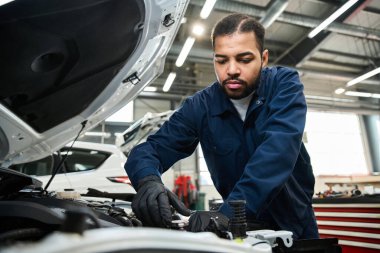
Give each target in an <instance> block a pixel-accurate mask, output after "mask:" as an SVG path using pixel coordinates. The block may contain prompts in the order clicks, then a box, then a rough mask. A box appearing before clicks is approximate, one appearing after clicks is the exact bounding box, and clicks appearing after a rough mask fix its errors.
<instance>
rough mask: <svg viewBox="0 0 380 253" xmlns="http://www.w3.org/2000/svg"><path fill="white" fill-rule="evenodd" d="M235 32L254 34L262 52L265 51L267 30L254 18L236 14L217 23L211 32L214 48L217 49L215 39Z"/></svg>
mask: <svg viewBox="0 0 380 253" xmlns="http://www.w3.org/2000/svg"><path fill="white" fill-rule="evenodd" d="M235 32H242V33H245V32H253V33H254V34H255V37H256V42H257V45H258V47H259V48H258V49H259V50H260V52H262V51H263V50H264V36H265V28H264V27H263V26H262V25H261V24H260V23H259V22H258V21H257V20H256V19H254V18H252V17H250V16H248V15H244V14H239V13H234V14H230V15H228V16H226V17H224V18H222V19H221V20H219V21H218V23H216V25H215V26H214V28H213V29H212V32H211V43H212V48H215V38H216V37H218V36H224V35H231V34H233V33H235Z"/></svg>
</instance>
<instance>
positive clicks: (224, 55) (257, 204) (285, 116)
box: [125, 14, 318, 239]
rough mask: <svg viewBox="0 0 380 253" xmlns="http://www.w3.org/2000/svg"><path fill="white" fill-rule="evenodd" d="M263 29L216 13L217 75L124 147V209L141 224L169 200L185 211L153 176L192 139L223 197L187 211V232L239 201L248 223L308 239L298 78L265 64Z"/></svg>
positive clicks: (160, 223)
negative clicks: (212, 205)
mask: <svg viewBox="0 0 380 253" xmlns="http://www.w3.org/2000/svg"><path fill="white" fill-rule="evenodd" d="M264 34H265V30H264V28H263V26H262V25H261V24H259V23H258V22H257V21H255V20H254V19H252V18H251V17H249V16H246V15H242V14H232V15H229V16H227V17H225V18H224V19H222V20H220V21H219V22H218V23H217V24H216V26H215V27H214V29H213V32H212V36H211V37H212V46H213V51H214V68H215V73H216V77H217V81H216V82H215V83H213V84H211V85H210V86H209V87H207V88H205V89H204V90H201V91H199V92H197V93H196V94H195V95H193V96H191V97H189V98H187V99H186V101H185V102H184V103H183V104H182V105H181V107H180V108H179V109H178V110H177V111H176V112H175V113H174V114H173V115H172V116H171V117H170V119H169V120H168V121H167V122H166V123H165V124H164V125H163V126H162V127H161V129H160V130H159V131H158V132H157V133H156V134H154V135H152V136H150V137H149V138H148V140H147V142H145V143H142V144H140V145H139V146H137V147H135V148H134V149H133V150H132V152H131V153H130V155H129V158H128V161H127V163H126V165H125V169H126V171H127V173H128V175H129V177H130V179H131V181H132V184H133V186H134V187H135V189H136V191H137V194H136V196H135V198H134V201H133V202H132V209H133V211H134V212H135V214H136V215H137V217H138V218H139V219H141V220H142V221H143V223H144V224H145V225H147V226H157V227H167V226H170V223H171V210H170V206H172V207H174V208H175V209H176V210H177V211H178V212H179V213H182V214H184V215H190V212H189V210H187V209H185V208H184V207H183V206H182V205H181V203H179V202H178V199H176V198H175V196H173V194H172V193H170V191H169V190H167V188H165V187H164V186H163V184H162V182H161V179H160V176H161V174H162V173H164V172H165V171H166V170H168V169H169V168H170V167H171V166H172V165H173V164H174V163H175V162H177V161H178V160H180V159H183V158H185V157H188V156H190V155H191V154H192V153H193V152H194V150H195V149H196V147H197V146H198V143H200V145H201V147H202V150H203V153H204V157H205V160H206V164H207V167H208V169H209V171H210V174H211V178H212V180H213V183H214V185H215V187H216V189H217V190H218V192H219V193H220V195H221V196H222V197H223V200H224V204H223V205H222V206H221V208H220V209H219V210H218V211H198V212H195V213H192V214H191V217H190V219H189V227H188V230H190V231H194V232H197V231H203V230H205V228H206V227H207V225H208V224H209V222H210V219H211V218H216V219H218V220H219V221H220V222H221V223H222V224H225V222H228V218H230V217H231V215H232V210H231V208H230V207H229V205H228V201H230V200H245V201H246V215H247V219H248V221H251V222H252V224H265V225H266V226H267V228H271V229H274V230H288V231H292V232H293V238H294V239H310V238H318V231H317V225H316V220H315V216H314V212H313V209H312V196H313V190H314V176H313V172H312V167H311V165H310V158H309V155H308V153H307V151H306V149H305V147H304V145H303V143H302V134H303V131H304V126H305V118H306V110H307V108H306V102H305V96H304V94H303V85H302V83H301V82H300V79H299V76H298V74H297V72H296V71H295V70H292V69H289V68H285V67H267V63H268V57H269V56H268V50H266V49H265V50H264Z"/></svg>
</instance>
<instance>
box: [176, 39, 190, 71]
mask: <svg viewBox="0 0 380 253" xmlns="http://www.w3.org/2000/svg"><path fill="white" fill-rule="evenodd" d="M194 42H195V38H193V37H188V38H187V39H186V41H185V44H184V45H183V48H182V50H181V52H180V53H179V56H178V58H177V61H176V62H175V65H176V66H177V67H181V66H182V65H183V63H184V62H185V60H186V57H187V55H188V54H189V52H190V50H191V48H192V47H193V45H194Z"/></svg>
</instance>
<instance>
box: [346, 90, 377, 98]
mask: <svg viewBox="0 0 380 253" xmlns="http://www.w3.org/2000/svg"><path fill="white" fill-rule="evenodd" d="M344 94H346V95H347V96H355V97H366V98H370V97H372V93H369V92H359V91H346V92H345V93H344Z"/></svg>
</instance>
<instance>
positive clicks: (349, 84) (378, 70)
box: [346, 67, 380, 87]
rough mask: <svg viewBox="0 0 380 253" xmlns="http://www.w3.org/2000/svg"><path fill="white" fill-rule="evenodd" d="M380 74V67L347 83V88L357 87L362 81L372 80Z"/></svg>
mask: <svg viewBox="0 0 380 253" xmlns="http://www.w3.org/2000/svg"><path fill="white" fill-rule="evenodd" d="M379 73H380V67H378V68H376V69H374V70H371V71H370V72H368V73H365V74H364V75H361V76H359V77H357V78H355V79H352V80H351V81H349V82H347V84H346V86H347V87H349V86H352V85H355V84H357V83H360V82H361V81H363V80H365V79H368V78H370V77H372V76H374V75H377V74H379Z"/></svg>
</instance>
